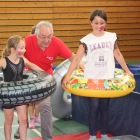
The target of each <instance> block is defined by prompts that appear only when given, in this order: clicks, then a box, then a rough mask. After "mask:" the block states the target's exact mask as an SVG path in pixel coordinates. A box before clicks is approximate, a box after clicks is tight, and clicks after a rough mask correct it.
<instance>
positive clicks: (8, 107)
mask: <svg viewBox="0 0 140 140" xmlns="http://www.w3.org/2000/svg"><path fill="white" fill-rule="evenodd" d="M16 106H21V105H11V106H9V105H7V106H1V107H2V108H3V109H12V108H14V107H16Z"/></svg>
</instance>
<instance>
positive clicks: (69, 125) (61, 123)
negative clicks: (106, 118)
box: [0, 110, 88, 140]
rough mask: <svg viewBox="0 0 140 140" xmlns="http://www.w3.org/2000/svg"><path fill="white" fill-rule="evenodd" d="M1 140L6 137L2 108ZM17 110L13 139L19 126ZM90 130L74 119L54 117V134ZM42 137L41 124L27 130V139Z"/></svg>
mask: <svg viewBox="0 0 140 140" xmlns="http://www.w3.org/2000/svg"><path fill="white" fill-rule="evenodd" d="M0 120H1V121H0V140H5V137H4V121H5V119H4V112H3V110H0ZM17 120H18V118H17V112H16V110H15V111H14V120H13V124H12V140H14V133H15V132H16V130H17V128H18V122H17ZM81 132H88V127H87V126H84V125H82V124H79V123H77V122H75V121H73V120H59V119H56V118H54V117H53V136H55V135H64V134H73V133H81ZM37 137H41V126H40V124H38V123H35V129H28V130H27V139H30V138H37Z"/></svg>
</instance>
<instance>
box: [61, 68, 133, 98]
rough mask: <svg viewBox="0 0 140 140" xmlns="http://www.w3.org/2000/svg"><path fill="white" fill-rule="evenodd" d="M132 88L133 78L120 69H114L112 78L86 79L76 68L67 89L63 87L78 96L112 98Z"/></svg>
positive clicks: (127, 92)
mask: <svg viewBox="0 0 140 140" xmlns="http://www.w3.org/2000/svg"><path fill="white" fill-rule="evenodd" d="M62 79H63V78H62ZM62 87H63V86H62ZM63 88H64V87H63ZM134 88H135V79H134V78H133V77H131V76H129V75H128V74H127V73H125V72H124V71H123V70H121V69H115V72H114V78H112V79H87V78H84V72H83V70H82V69H77V70H75V71H73V73H72V75H71V77H70V82H69V84H67V89H66V88H64V89H65V90H66V91H68V92H70V93H73V94H76V95H79V96H86V97H97V98H112V97H120V96H124V95H127V94H129V93H131V92H132V91H133V90H134Z"/></svg>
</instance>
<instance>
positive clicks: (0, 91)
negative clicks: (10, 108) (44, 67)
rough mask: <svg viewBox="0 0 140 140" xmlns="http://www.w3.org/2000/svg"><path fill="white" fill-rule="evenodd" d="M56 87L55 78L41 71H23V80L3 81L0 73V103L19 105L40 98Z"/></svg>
mask: <svg viewBox="0 0 140 140" xmlns="http://www.w3.org/2000/svg"><path fill="white" fill-rule="evenodd" d="M55 89H56V81H55V78H54V77H53V76H52V75H50V74H48V73H46V72H41V71H23V81H16V82H3V73H0V105H19V104H27V103H32V102H36V101H39V100H42V99H44V98H46V97H48V96H50V95H51V94H52V93H53V92H54V91H55Z"/></svg>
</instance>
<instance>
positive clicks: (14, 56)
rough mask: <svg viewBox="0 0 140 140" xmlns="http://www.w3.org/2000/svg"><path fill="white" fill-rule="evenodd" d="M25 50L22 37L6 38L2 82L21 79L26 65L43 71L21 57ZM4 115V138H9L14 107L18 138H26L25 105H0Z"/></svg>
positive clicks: (8, 139)
mask: <svg viewBox="0 0 140 140" xmlns="http://www.w3.org/2000/svg"><path fill="white" fill-rule="evenodd" d="M25 52H26V50H25V41H24V39H23V38H22V37H20V36H18V35H15V36H12V37H10V38H9V39H8V41H7V45H6V48H5V49H4V51H3V53H2V55H3V58H2V59H1V60H0V67H2V70H3V75H4V82H12V81H21V80H23V68H24V66H27V67H29V68H31V69H33V70H40V71H43V70H42V69H41V68H39V67H38V66H36V65H35V64H33V63H31V62H29V61H28V60H27V59H26V58H24V57H23V55H24V53H25ZM2 107H3V110H4V115H5V123H4V133H5V139H6V140H11V132H12V122H13V114H14V107H16V110H17V114H18V120H19V133H20V140H26V136H27V105H16V106H2Z"/></svg>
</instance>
